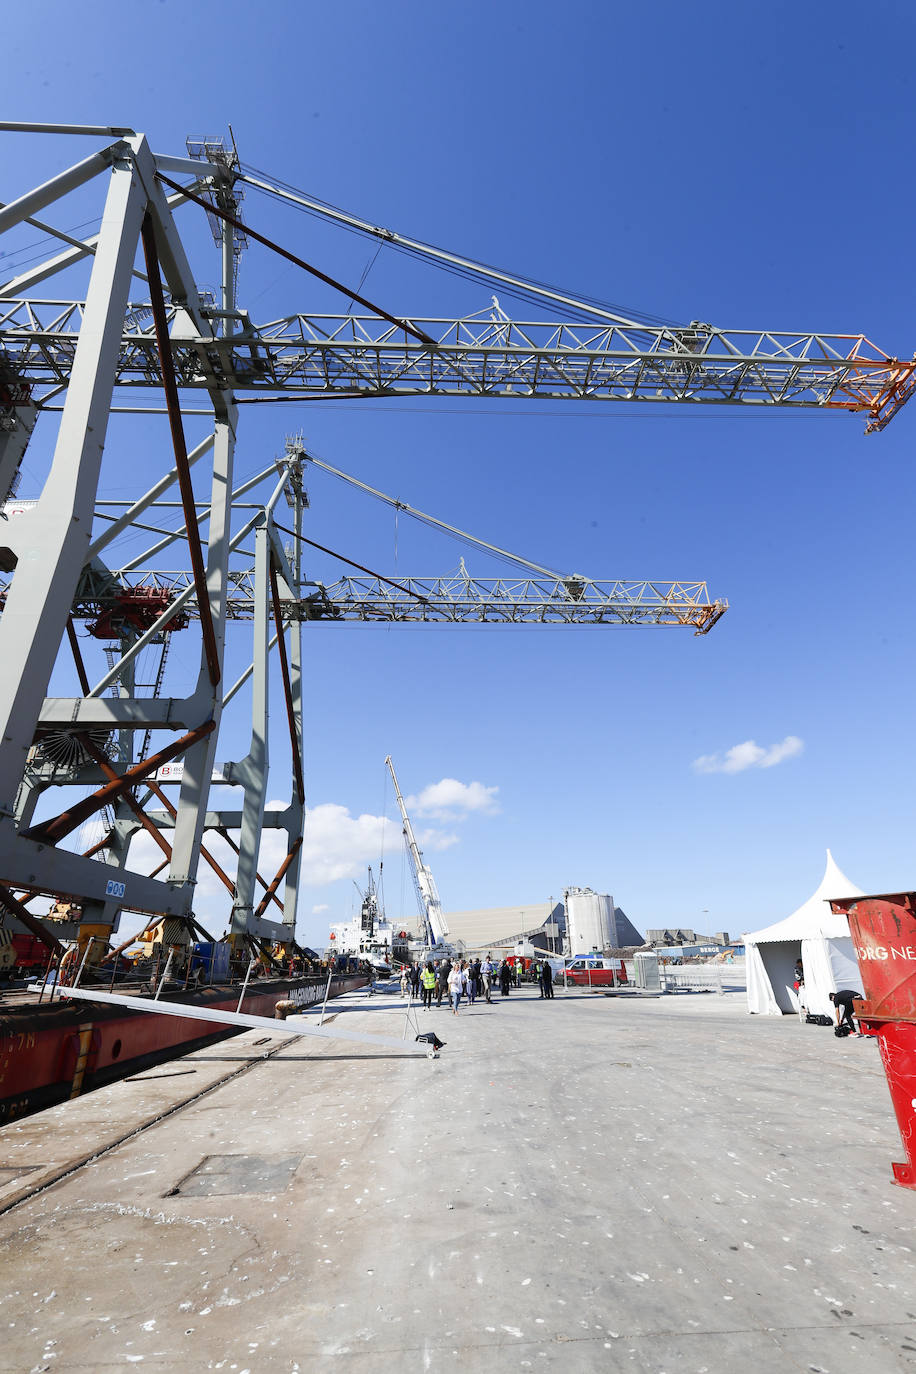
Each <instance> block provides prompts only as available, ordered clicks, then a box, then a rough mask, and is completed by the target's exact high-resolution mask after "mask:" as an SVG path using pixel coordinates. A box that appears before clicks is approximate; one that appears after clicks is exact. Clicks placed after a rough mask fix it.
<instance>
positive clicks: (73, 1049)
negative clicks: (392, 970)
mask: <svg viewBox="0 0 916 1374" xmlns="http://www.w3.org/2000/svg"><path fill="white" fill-rule="evenodd" d="M367 981H368V979H367V978H365V977H364V976H362V975H352V976H343V977H339V978H335V979H334V980H333V982H332V984H331V990H330V994H329V996H330V997H338V996H340V994H341V993H344V992H350V991H353V990H354V989H356V988H359V987H363V986H364V985H365V984H366V982H367ZM326 987H327V979H326V978H315V979H312V978H294V979H290V978H276V979H269V980H260V981H259V982H258V983H257V984H255V985H253V986H251V985H249V987H248V988H247V989H246V991H245V998H244V1001H243V1002H242V1005H241V1007H239V1005H238V1003H239V996H240V993H241V988H240V987H239V986H235V987H233V985H232V984H231V983H225V984H220V985H216V984H214V985H213V986H211V987H206V988H202V989H199V990H196V991H193V992H184V993H178V994H177V995H174V996H170V997H169V999H168V1000H169V1001H170V1002H172V1003H176V1002H178V1003H187V1004H188V1005H190V1006H194V1007H195V1008H199V1007H203V1006H212V1007H213V1009H214V1011H236V1010H240V1011H243V1012H246V1013H247V1014H248V1015H251V1016H264V1017H268V1018H272V1017H273V1015H274V1008H275V1006H276V1004H277V1002H279V1001H284V1000H290V999H291V1000H293V1001H295V1002H297V1003H298V1004H299V1005H300V1006H302V1007H307V1006H311V1005H314V1004H315V1003H316V1002H321V1001H322V1000H323V999H324V995H325V989H326ZM239 1033H240V1032H238V1031H235V1030H229V1029H227V1028H226V1027H225V1026H223V1025H218V1024H216V1023H214V1026H213V1029H212V1031H208V1030H207V1029H206V1023H203V1022H201V1021H199V1020H197V1019H191V1018H190V1017H188V1019H187V1020H185V1019H183V1018H182V1017H173V1016H149V1015H146V1014H144V1013H143V1012H132V1011H127V1010H125V1009H124V1008H122V1007H113V1006H103V1005H101V1004H99V1005H98V1006H93V1005H92V1004H91V1003H87V1002H67V1001H60V1000H56V999H55V1001H53V1002H44V1003H41V1004H38V1003H36V1002H26V1003H23V1004H21V1005H19V1006H15V1007H6V1006H2V1007H0V1125H5V1124H6V1123H7V1122H9V1121H15V1120H17V1119H18V1118H19V1117H23V1116H28V1115H30V1114H31V1113H32V1112H36V1111H40V1110H42V1109H43V1108H44V1107H50V1106H53V1105H54V1104H55V1103H57V1102H66V1101H67V1100H68V1099H69V1098H71V1097H79V1096H80V1094H81V1093H85V1092H90V1091H91V1090H92V1089H93V1088H100V1087H104V1086H105V1084H106V1083H113V1082H116V1081H117V1080H118V1079H119V1078H126V1077H129V1076H130V1075H131V1074H135V1073H138V1072H142V1071H143V1070H144V1069H148V1068H152V1067H153V1066H154V1065H156V1064H161V1063H164V1062H165V1061H167V1060H169V1059H175V1058H177V1057H178V1056H179V1055H183V1054H188V1053H189V1052H190V1051H191V1050H195V1049H200V1048H201V1047H202V1046H204V1045H212V1044H215V1043H216V1042H217V1041H219V1040H225V1039H226V1038H227V1037H229V1036H233V1035H237V1034H239Z"/></svg>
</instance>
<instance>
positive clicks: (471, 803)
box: [405, 778, 499, 821]
mask: <svg viewBox="0 0 916 1374" xmlns="http://www.w3.org/2000/svg"><path fill="white" fill-rule="evenodd" d="M498 791H499V788H498V787H485V786H484V784H483V783H482V782H459V781H458V779H457V778H442V779H441V781H440V782H433V783H430V785H429V786H428V787H424V788H423V791H422V792H420V793H418V794H417V795H416V796H413V797H408V798H407V801H406V803H405V805H406V807H407V810H408V812H410V813H413V814H415V815H417V816H432V817H433V818H434V819H435V820H440V821H451V820H457V819H458V818H459V817H461V816H468V815H469V814H470V813H471V812H472V811H477V812H480V813H481V814H483V815H491V816H492V815H494V814H495V813H496V812H497V811H499V807H498V805H497V803H496V794H497V792H498Z"/></svg>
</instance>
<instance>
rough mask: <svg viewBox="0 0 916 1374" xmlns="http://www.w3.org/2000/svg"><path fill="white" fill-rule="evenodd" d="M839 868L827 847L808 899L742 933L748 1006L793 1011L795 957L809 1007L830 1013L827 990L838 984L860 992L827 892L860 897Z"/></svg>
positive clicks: (844, 924) (843, 928) (843, 924)
mask: <svg viewBox="0 0 916 1374" xmlns="http://www.w3.org/2000/svg"><path fill="white" fill-rule="evenodd" d="M863 895H864V894H863V892H862V889H861V888H859V887H856V886H855V885H854V884H853V883H851V882H850V881H849V879H848V878H847V877H846V876H845V875H844V874H843V873H841V872H840V870H839V869H838V868H837V866H836V864H835V863H834V861H833V855H832V854H831V853H830V850H829V849H828V850H827V867H826V869H825V870H824V877H823V879H822V880H821V885H820V887H819V888H818V889H817V891H816V892H815V893H814V895H813V896H811V897H809V898H808V900H807V902H805V903H804V904H803V905H802V906H800V907H799V908H798V910H797V911H793V913H792V915H791V916H787V917H786V918H785V920H784V921H777V923H776V924H775V925H773V926H767V927H766V929H765V930H758V931H755V932H754V934H753V935H745V937H744V943H745V946H746V949H747V1009H748V1011H749V1012H759V1013H762V1014H763V1015H765V1016H782V1015H783V1014H784V1013H785V1012H796V1011H798V996H797V994H796V993H795V991H794V989H793V987H792V984H793V983H794V981H795V961H796V959H799V958H800V959H801V961H802V964H803V966H804V970H805V989H804V1003H805V1006H806V1007H807V1009H808V1011H811V1012H824V1013H826V1014H827V1015H828V1016H832V1015H833V1005H832V1003H831V1002H830V999H829V997H828V995H827V994H828V993H831V992H836V991H837V990H838V989H839V988H852V989H853V990H854V991H859V990H860V988H861V978H860V976H859V965H858V963H857V962H856V955H855V950H854V949H853V945H852V940H851V939H850V936H849V922H848V921H847V919H846V916H845V915H844V914H843V913H839V914H834V913H833V912H832V911H831V910H830V902H829V898H831V897H861V896H863Z"/></svg>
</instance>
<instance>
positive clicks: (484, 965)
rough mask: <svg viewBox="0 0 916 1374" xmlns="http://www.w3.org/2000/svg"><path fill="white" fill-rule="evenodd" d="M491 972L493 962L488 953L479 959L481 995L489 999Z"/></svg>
mask: <svg viewBox="0 0 916 1374" xmlns="http://www.w3.org/2000/svg"><path fill="white" fill-rule="evenodd" d="M492 973H493V962H492V960H491V959H490V956H489V954H488V955H487V956H486V958H485V959H482V960H481V961H480V981H481V983H482V984H483V995H484V997H486V999H487V1001H488V1002H489V1001H490V976H491V974H492Z"/></svg>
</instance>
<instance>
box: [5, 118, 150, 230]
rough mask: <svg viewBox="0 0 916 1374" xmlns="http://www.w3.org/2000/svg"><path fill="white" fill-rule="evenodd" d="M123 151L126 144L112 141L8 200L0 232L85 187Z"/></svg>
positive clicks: (125, 149) (125, 148)
mask: <svg viewBox="0 0 916 1374" xmlns="http://www.w3.org/2000/svg"><path fill="white" fill-rule="evenodd" d="M125 151H127V145H126V144H125V143H123V142H120V141H119V142H118V143H113V144H112V145H111V146H110V147H109V148H105V149H103V150H102V151H101V152H99V153H93V154H92V155H91V157H87V158H84V159H83V161H82V162H77V163H76V164H75V165H74V166H73V167H68V168H67V170H66V171H65V172H60V173H58V175H57V176H56V177H52V178H51V180H50V181H46V182H45V183H44V185H43V186H36V187H35V189H34V190H32V191H27V192H26V193H25V195H24V196H19V198H18V199H17V200H14V201H11V202H10V203H9V204H8V205H6V206H4V208H3V209H2V210H0V234H4V233H6V231H7V230H8V229H12V228H13V227H14V226H15V225H17V224H21V223H22V221H23V220H24V219H28V218H29V216H30V215H37V214H38V212H39V211H40V210H43V209H44V208H45V206H46V205H50V204H51V203H52V201H55V200H59V199H60V197H61V196H65V195H67V193H68V192H70V191H75V190H76V188H77V187H78V186H84V185H85V184H86V182H87V181H91V180H92V178H93V177H97V176H98V175H99V174H100V173H101V172H104V171H107V170H108V168H109V167H110V166H111V165H112V163H113V162H114V161H115V160H116V159H117V158H119V157H121V156H122V154H123V153H124V152H125Z"/></svg>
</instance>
